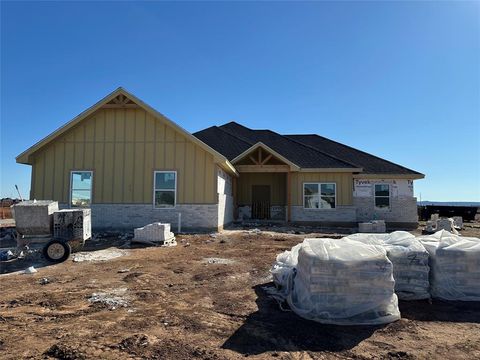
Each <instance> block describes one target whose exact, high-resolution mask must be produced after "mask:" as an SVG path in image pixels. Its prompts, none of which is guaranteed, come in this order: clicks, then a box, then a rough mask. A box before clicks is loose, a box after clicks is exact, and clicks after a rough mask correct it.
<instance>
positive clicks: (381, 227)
mask: <svg viewBox="0 0 480 360" xmlns="http://www.w3.org/2000/svg"><path fill="white" fill-rule="evenodd" d="M386 230H387V229H386V225H385V221H384V220H373V221H370V222H365V223H359V224H358V232H360V233H384V232H386Z"/></svg>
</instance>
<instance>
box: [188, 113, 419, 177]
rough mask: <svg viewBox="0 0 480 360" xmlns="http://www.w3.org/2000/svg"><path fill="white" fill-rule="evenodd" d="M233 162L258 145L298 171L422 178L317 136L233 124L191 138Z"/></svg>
mask: <svg viewBox="0 0 480 360" xmlns="http://www.w3.org/2000/svg"><path fill="white" fill-rule="evenodd" d="M193 135H194V136H196V137H198V138H199V139H200V140H202V141H204V142H205V143H207V144H209V145H210V146H211V147H212V148H214V149H215V150H217V151H218V152H220V153H222V154H224V155H225V156H226V157H227V158H228V159H229V160H231V161H233V160H234V159H235V158H236V157H238V156H239V155H240V154H242V153H244V152H246V151H247V150H248V149H249V148H250V147H252V146H254V145H255V144H256V143H258V142H262V143H264V144H266V145H267V146H269V147H270V148H272V149H273V150H274V151H276V152H277V153H279V154H281V155H282V156H284V157H285V158H287V159H289V160H290V161H291V162H293V163H295V164H297V165H298V166H300V167H301V168H302V169H305V170H306V169H336V170H338V169H343V170H344V171H345V170H350V171H352V172H362V173H364V174H378V175H402V176H411V177H412V178H423V177H424V175H423V174H421V173H419V172H417V171H414V170H411V169H408V168H406V167H403V166H401V165H398V164H395V163H392V162H390V161H388V160H384V159H382V158H379V157H377V156H374V155H371V154H368V153H366V152H364V151H361V150H357V149H354V148H352V147H350V146H347V145H343V144H341V143H338V142H336V141H333V140H330V139H327V138H324V137H322V136H319V135H315V134H309V135H280V134H278V133H276V132H273V131H271V130H252V129H249V128H247V127H245V126H243V125H240V124H238V123H236V122H229V123H227V124H224V125H221V126H212V127H209V128H207V129H204V130H201V131H198V132H196V133H194V134H193Z"/></svg>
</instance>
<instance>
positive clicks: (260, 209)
mask: <svg viewBox="0 0 480 360" xmlns="http://www.w3.org/2000/svg"><path fill="white" fill-rule="evenodd" d="M232 163H233V164H234V166H235V168H236V169H237V171H238V173H239V174H240V176H239V177H238V178H235V179H234V180H233V198H234V209H235V210H234V218H235V220H240V221H248V220H255V221H278V222H288V221H290V214H291V190H290V189H291V172H292V170H297V166H296V165H295V164H292V163H291V162H290V161H288V160H287V159H284V158H283V157H282V156H281V155H279V154H278V153H276V152H275V151H274V150H273V149H271V148H269V147H268V146H266V145H265V144H262V143H257V144H256V145H254V146H252V147H251V148H250V149H248V150H247V151H246V152H245V153H243V154H241V155H239V156H238V157H237V158H236V159H235V160H234V161H233V162H232Z"/></svg>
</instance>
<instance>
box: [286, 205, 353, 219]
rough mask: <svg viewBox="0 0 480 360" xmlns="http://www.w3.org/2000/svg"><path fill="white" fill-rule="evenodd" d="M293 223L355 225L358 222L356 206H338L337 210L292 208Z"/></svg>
mask: <svg viewBox="0 0 480 360" xmlns="http://www.w3.org/2000/svg"><path fill="white" fill-rule="evenodd" d="M291 221H292V222H309V223H322V222H328V223H354V222H356V221H357V214H356V208H355V207H354V206H341V205H340V206H337V207H336V208H335V209H304V208H303V206H292V215H291Z"/></svg>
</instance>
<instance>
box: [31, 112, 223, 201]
mask: <svg viewBox="0 0 480 360" xmlns="http://www.w3.org/2000/svg"><path fill="white" fill-rule="evenodd" d="M72 170H92V171H93V203H97V204H99V203H106V204H108V203H115V204H122V203H123V204H153V172H154V171H155V170H175V171H177V203H178V204H215V203H217V194H216V192H217V190H216V181H215V177H216V173H215V171H216V168H215V161H214V158H213V155H212V154H210V153H208V152H207V151H205V150H204V149H202V148H201V147H200V146H198V145H197V144H195V143H193V142H192V141H190V140H189V139H187V137H186V136H185V135H183V134H182V133H180V132H179V131H177V130H176V129H174V128H172V127H171V126H169V125H168V124H167V123H166V122H164V121H163V120H162V119H161V118H156V117H154V116H153V115H152V114H150V113H148V112H147V111H145V110H143V109H142V108H125V109H113V108H101V109H99V110H97V111H96V112H95V113H93V114H92V115H90V116H89V117H87V118H86V119H84V120H83V121H82V122H81V123H79V124H78V125H77V126H75V127H73V128H71V129H70V130H68V131H67V132H66V133H65V134H63V135H61V136H60V137H59V138H57V139H55V141H53V142H51V143H50V144H48V145H46V146H45V147H42V148H40V149H39V150H38V151H37V152H35V154H34V160H33V164H32V194H31V198H32V199H53V200H57V201H59V202H60V203H68V202H69V197H70V171H72Z"/></svg>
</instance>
